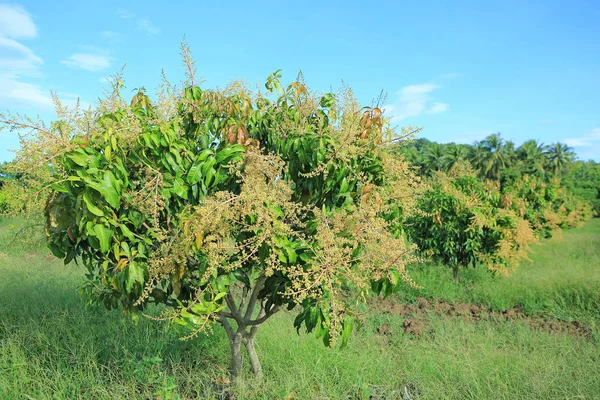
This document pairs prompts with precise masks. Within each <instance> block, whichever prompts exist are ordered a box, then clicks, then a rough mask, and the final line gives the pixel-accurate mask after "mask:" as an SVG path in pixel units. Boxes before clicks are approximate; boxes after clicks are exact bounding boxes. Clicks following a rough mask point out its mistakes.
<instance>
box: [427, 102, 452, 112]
mask: <svg viewBox="0 0 600 400" xmlns="http://www.w3.org/2000/svg"><path fill="white" fill-rule="evenodd" d="M448 107H450V104H448V103H437V102H436V103H433V105H432V106H431V107H430V108H429V110H427V114H439V113H443V112H444V111H446V110H448Z"/></svg>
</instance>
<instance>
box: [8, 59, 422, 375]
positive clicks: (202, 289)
mask: <svg viewBox="0 0 600 400" xmlns="http://www.w3.org/2000/svg"><path fill="white" fill-rule="evenodd" d="M184 50H185V49H184ZM188 65H189V66H190V71H192V70H193V68H192V66H191V64H188ZM280 77H281V76H280V74H279V73H275V74H273V75H271V76H269V78H268V79H267V82H266V85H265V86H266V89H267V90H266V92H264V93H263V92H252V91H250V90H249V89H248V88H246V87H245V86H244V85H241V84H239V83H234V84H231V85H229V86H228V87H227V88H225V89H224V90H209V89H205V88H201V87H200V86H198V85H196V84H195V82H194V77H193V73H190V75H189V76H188V80H187V81H186V83H185V85H183V88H182V89H181V90H180V91H174V90H175V89H170V90H169V91H168V93H167V94H166V95H165V94H164V93H163V95H161V96H159V98H158V100H157V101H155V103H153V101H152V100H151V99H150V98H149V97H148V96H147V95H146V93H145V91H144V90H143V89H140V90H139V91H138V93H137V94H136V95H135V96H134V98H133V99H132V100H131V102H129V101H125V99H123V97H122V95H121V92H120V89H121V88H122V81H121V79H120V78H119V79H117V80H116V84H115V88H114V89H115V91H114V93H112V95H110V96H108V97H107V98H106V99H105V100H103V101H102V102H100V104H99V105H98V107H97V109H96V110H93V112H91V113H85V116H84V117H85V118H84V117H82V118H79V119H73V118H71V119H63V120H60V121H59V123H55V124H53V125H52V127H50V128H49V129H46V130H45V131H46V132H49V133H50V136H51V135H52V134H54V135H56V136H57V137H60V138H62V139H63V140H64V142H63V145H62V146H60V148H55V150H54V151H53V152H52V154H47V153H46V155H45V158H44V157H42V158H41V159H42V160H45V162H46V163H48V164H51V166H52V167H51V170H52V174H53V176H52V180H51V181H49V182H48V184H49V187H50V188H51V191H50V194H49V197H48V201H47V204H46V208H45V214H46V218H47V227H46V231H47V234H48V244H49V247H50V249H51V250H52V252H53V253H54V254H55V255H56V256H57V257H60V258H62V259H64V262H65V263H68V262H70V261H71V260H74V261H76V262H78V263H81V264H83V265H84V266H85V267H86V268H87V279H88V280H87V283H86V285H85V291H86V293H87V294H88V295H89V299H90V300H89V301H90V302H92V303H97V304H104V306H106V307H107V308H109V309H116V308H122V309H124V310H127V311H128V312H136V311H140V310H144V309H146V308H147V307H148V306H149V305H151V304H153V303H155V304H163V305H166V306H168V307H167V309H169V310H170V311H169V312H168V313H167V315H164V316H163V317H164V318H166V319H169V320H171V321H172V322H173V323H174V324H178V325H182V326H185V327H186V328H189V336H194V335H196V334H198V333H200V332H204V331H206V329H207V328H208V327H209V326H210V325H211V324H213V323H218V324H220V325H222V326H223V328H224V330H225V332H226V334H227V336H228V338H229V343H230V346H231V354H232V358H231V367H230V368H231V374H232V376H233V378H235V380H238V381H239V379H240V378H241V376H242V348H243V347H245V349H246V351H247V353H248V356H249V357H248V358H249V360H250V364H251V370H252V372H253V373H254V374H255V375H256V376H257V377H261V376H262V367H261V364H260V362H259V359H258V355H257V353H256V350H255V345H254V340H255V336H256V334H257V331H258V329H259V327H260V326H261V325H262V324H263V323H265V321H267V320H268V319H269V318H271V317H272V316H273V315H275V314H276V313H277V312H279V311H280V310H283V309H287V310H292V309H296V310H298V311H297V317H296V318H295V321H294V326H295V327H296V328H297V329H298V330H299V329H301V328H302V327H304V328H305V329H306V330H307V331H308V332H314V333H315V334H316V336H317V337H318V338H322V340H323V342H324V344H325V345H327V346H331V345H333V344H335V343H336V342H338V341H339V343H341V345H342V346H343V345H345V344H346V343H347V340H348V338H349V336H350V334H351V332H352V331H353V329H354V327H355V326H356V322H357V320H356V314H355V311H354V309H355V306H356V304H357V303H358V302H360V301H363V299H364V298H365V294H367V293H368V292H369V291H375V292H376V293H385V294H388V295H389V294H390V293H392V292H394V291H396V290H398V289H400V288H401V287H402V285H403V284H413V283H412V281H411V280H410V279H409V277H408V276H407V273H406V271H405V265H406V264H407V263H408V262H410V261H411V260H413V259H414V256H413V253H414V246H412V245H409V244H408V243H407V241H406V240H405V237H404V235H403V225H402V222H403V219H404V218H405V217H406V216H407V215H410V214H411V213H412V212H413V210H414V206H415V198H416V196H417V195H418V192H419V187H420V185H419V182H418V180H417V179H416V178H415V177H414V176H413V175H412V173H411V172H410V168H409V166H408V165H407V164H406V163H405V162H404V161H402V160H399V159H398V158H397V157H394V156H393V155H392V154H394V151H393V148H394V146H396V145H397V143H398V142H399V141H401V140H402V139H403V138H404V136H406V135H407V134H408V131H403V133H401V134H397V133H396V132H394V131H393V130H392V129H391V128H390V126H389V124H387V122H386V120H385V119H384V117H383V115H382V110H381V109H380V108H378V107H364V108H360V107H359V106H358V105H357V102H356V101H355V100H354V98H353V96H352V92H351V91H350V90H349V89H345V90H342V91H340V92H339V93H337V94H333V93H327V94H315V93H314V92H311V91H310V90H309V89H308V88H307V86H306V85H305V83H304V82H303V81H302V79H299V80H297V81H294V82H292V83H291V84H289V85H288V86H285V87H284V86H282V84H281V83H280ZM18 124H19V123H18V122H13V126H14V127H17V128H18V127H19V125H18ZM21 127H22V126H21ZM45 135H46V134H44V135H42V136H44V137H45ZM65 138H66V140H65ZM30 140H32V141H35V139H30ZM50 160H51V161H50Z"/></svg>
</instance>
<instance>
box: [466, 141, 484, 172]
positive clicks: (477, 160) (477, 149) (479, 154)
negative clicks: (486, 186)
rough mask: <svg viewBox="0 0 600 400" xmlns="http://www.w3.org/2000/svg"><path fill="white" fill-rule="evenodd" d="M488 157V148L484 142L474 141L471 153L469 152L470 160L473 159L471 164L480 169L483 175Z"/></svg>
mask: <svg viewBox="0 0 600 400" xmlns="http://www.w3.org/2000/svg"><path fill="white" fill-rule="evenodd" d="M487 159H488V150H487V148H486V147H485V146H484V145H483V142H477V141H476V142H474V143H473V146H472V147H471V154H469V161H471V165H472V166H473V168H475V169H477V170H479V171H480V174H481V175H483V170H484V168H485V160H487Z"/></svg>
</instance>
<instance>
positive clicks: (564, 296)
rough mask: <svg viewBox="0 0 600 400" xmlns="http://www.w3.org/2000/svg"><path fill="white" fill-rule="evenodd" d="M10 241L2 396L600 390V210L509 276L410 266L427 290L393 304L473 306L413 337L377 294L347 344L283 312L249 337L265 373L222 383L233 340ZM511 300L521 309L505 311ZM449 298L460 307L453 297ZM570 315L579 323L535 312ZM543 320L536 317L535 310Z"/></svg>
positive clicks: (1, 239)
mask: <svg viewBox="0 0 600 400" xmlns="http://www.w3.org/2000/svg"><path fill="white" fill-rule="evenodd" d="M9 241H10V236H9V224H8V223H6V222H5V223H3V224H1V225H0V398H1V399H32V398H33V399H47V398H56V399H63V398H84V399H88V398H102V399H117V398H131V399H138V398H160V399H178V398H181V399H187V398H201V399H205V398H206V399H210V398H240V399H245V398H251V399H255V398H256V399H348V398H349V399H355V398H356V399H362V398H365V399H368V398H372V399H388V398H389V399H400V398H402V395H403V393H404V395H406V393H408V394H409V395H410V397H411V398H415V399H416V398H426V399H442V398H455V399H546V398H557V399H565V398H568V399H595V398H600V349H599V347H598V346H599V344H600V332H599V331H600V329H599V327H600V314H599V313H600V220H598V219H596V220H593V221H590V222H589V223H588V224H587V225H586V226H585V227H584V228H582V229H579V230H571V231H567V232H565V233H564V235H562V238H557V239H552V240H550V241H546V242H544V243H543V244H542V245H539V246H535V248H534V252H533V254H532V255H531V257H530V258H531V260H530V261H528V262H524V263H523V264H522V265H521V267H520V269H519V270H518V271H517V272H516V273H515V274H514V275H512V276H511V277H509V278H501V277H493V276H491V275H490V274H488V273H486V272H485V271H482V270H470V271H463V273H462V275H461V281H460V282H459V283H456V282H454V281H452V279H451V271H450V270H449V269H447V268H443V267H440V266H434V265H422V266H416V267H414V268H413V271H412V275H413V276H414V277H415V279H416V280H417V281H418V282H419V283H420V284H421V285H423V287H424V288H423V289H422V290H407V291H405V292H403V293H402V294H401V295H400V296H399V297H398V298H396V299H393V301H392V302H391V303H392V304H394V303H399V304H401V303H406V302H414V303H415V304H418V303H419V302H423V298H428V299H430V300H429V301H430V302H434V300H431V298H435V299H443V300H444V301H445V303H447V304H449V305H452V304H456V305H460V304H466V303H470V304H477V305H479V306H481V309H482V310H485V311H483V314H482V315H481V316H479V317H477V318H471V317H468V316H451V315H449V314H445V313H437V312H435V310H431V311H427V309H425V311H422V312H421V314H420V317H419V318H420V319H421V320H422V321H421V322H423V323H424V324H425V328H424V329H423V332H422V334H421V335H412V334H408V333H407V332H405V328H406V325H407V319H408V316H407V315H402V314H399V313H397V312H395V311H394V310H395V309H394V307H393V306H390V305H389V304H388V303H381V302H378V305H377V307H376V308H375V310H374V311H372V312H370V313H368V314H367V315H366V316H365V321H364V325H363V327H362V328H361V330H360V331H359V332H357V333H355V335H354V336H353V337H352V339H351V341H350V344H349V347H347V348H346V349H344V350H339V349H326V348H324V347H323V345H322V343H321V342H320V341H319V340H316V339H315V338H314V337H312V336H310V335H308V336H307V335H304V334H300V335H297V334H296V332H295V330H294V329H293V328H292V320H293V317H294V315H292V314H281V315H278V316H277V317H275V318H274V319H273V320H272V321H270V323H269V324H267V325H266V326H265V327H264V330H263V331H261V332H260V333H259V335H258V337H257V340H258V347H259V348H258V351H259V353H260V355H261V356H262V361H263V367H264V369H265V374H266V379H265V382H264V383H263V384H261V385H258V386H254V385H252V384H251V383H249V384H247V385H246V386H245V387H243V388H241V389H240V390H237V391H236V392H235V393H231V392H230V390H231V389H229V388H228V386H227V384H226V383H227V374H226V368H227V363H228V357H229V355H228V351H229V347H228V345H227V342H226V337H225V335H224V333H223V332H222V331H221V330H220V328H218V327H215V331H214V335H212V336H209V337H200V338H196V339H194V340H191V341H186V342H182V341H180V340H178V337H179V336H180V335H179V334H178V332H175V331H174V329H173V328H172V327H171V326H169V325H166V324H164V323H158V322H154V321H151V320H148V319H146V318H142V319H140V320H139V321H138V322H137V323H135V322H134V321H132V320H131V319H129V318H127V317H125V316H122V315H121V314H120V313H119V312H107V311H105V310H103V309H93V310H89V309H86V308H85V306H84V305H83V303H82V301H81V300H80V298H79V294H78V290H77V289H78V287H79V285H80V284H81V282H82V280H83V271H82V269H81V268H80V267H77V266H76V265H74V264H70V265H67V266H64V265H62V263H61V262H59V261H56V260H55V259H53V258H52V257H51V256H49V254H48V252H47V251H46V250H45V249H44V247H43V246H42V245H40V244H35V243H27V244H23V243H15V244H12V245H10V246H9V245H8V243H9ZM514 307H518V309H519V310H522V311H523V312H524V313H525V314H527V317H525V316H522V317H521V318H516V319H508V320H507V319H506V318H503V317H502V316H503V314H502V312H503V311H505V310H507V309H510V308H514ZM457 309H458V306H457ZM529 318H535V319H536V321H538V322H539V321H545V320H548V321H547V323H548V324H552V323H554V322H557V321H566V322H569V321H577V326H583V327H584V328H585V329H584V332H586V333H585V334H568V333H566V332H564V331H560V330H559V329H544V328H543V327H540V326H538V325H539V324H538V325H533V324H532V323H530V322H531V321H530V319H529ZM544 323H545V322H544Z"/></svg>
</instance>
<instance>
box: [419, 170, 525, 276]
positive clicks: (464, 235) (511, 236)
mask: <svg viewBox="0 0 600 400" xmlns="http://www.w3.org/2000/svg"><path fill="white" fill-rule="evenodd" d="M429 184H430V186H429V188H428V190H427V191H426V192H425V194H424V196H423V197H422V198H421V199H420V200H419V209H420V210H421V212H420V213H419V214H415V215H414V216H412V217H410V219H409V221H408V222H409V224H408V225H409V226H410V229H409V236H410V237H411V239H412V240H414V242H415V243H417V244H418V245H419V249H420V250H421V252H422V254H423V255H425V256H427V257H430V258H432V259H433V260H434V261H438V262H440V263H442V264H444V265H447V266H449V267H451V268H452V271H453V275H454V278H455V279H458V277H459V271H460V269H461V268H466V267H469V266H472V267H475V266H477V265H479V264H482V265H485V266H487V268H488V269H489V270H492V271H496V272H508V271H510V270H511V269H513V268H514V267H515V266H516V265H517V262H518V261H519V260H520V259H523V258H524V257H526V253H527V250H528V249H529V244H530V243H532V242H533V241H534V236H533V231H532V229H531V227H530V226H529V224H528V222H527V221H525V220H524V219H523V218H521V217H520V216H519V215H517V214H516V213H515V212H514V211H513V210H510V209H505V208H502V207H501V201H502V197H501V195H500V190H499V185H498V183H497V182H493V181H488V182H483V181H481V180H480V179H479V178H478V177H477V176H475V175H474V174H473V173H472V172H470V171H469V170H468V167H467V168H465V169H463V170H462V171H461V170H460V169H457V170H454V171H452V172H451V173H450V174H444V173H436V174H435V175H434V176H433V179H431V181H430V182H429Z"/></svg>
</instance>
